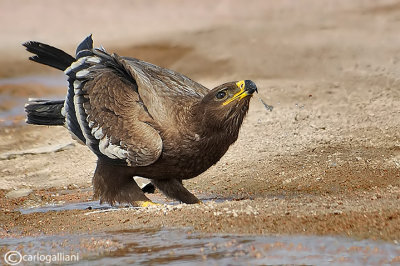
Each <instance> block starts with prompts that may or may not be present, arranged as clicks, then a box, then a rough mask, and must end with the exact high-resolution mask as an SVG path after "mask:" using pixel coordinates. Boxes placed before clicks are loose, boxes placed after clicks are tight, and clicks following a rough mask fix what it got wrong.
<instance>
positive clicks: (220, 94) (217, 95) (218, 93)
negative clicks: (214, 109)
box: [215, 91, 226, 100]
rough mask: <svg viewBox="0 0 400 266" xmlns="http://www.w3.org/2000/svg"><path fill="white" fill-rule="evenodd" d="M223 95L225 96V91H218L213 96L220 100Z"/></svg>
mask: <svg viewBox="0 0 400 266" xmlns="http://www.w3.org/2000/svg"><path fill="white" fill-rule="evenodd" d="M225 96H226V92H225V91H219V92H217V94H216V95H215V97H216V98H217V99H218V100H221V99H223V98H225Z"/></svg>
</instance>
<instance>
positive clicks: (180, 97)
mask: <svg viewBox="0 0 400 266" xmlns="http://www.w3.org/2000/svg"><path fill="white" fill-rule="evenodd" d="M119 60H120V62H121V64H122V65H123V66H124V68H125V69H126V70H127V71H128V72H129V74H130V75H131V76H132V77H133V78H134V79H135V81H136V83H137V86H138V92H139V94H140V97H141V99H142V101H143V103H144V104H145V106H146V107H147V110H148V112H149V113H150V114H151V115H152V117H153V118H154V119H155V120H157V121H160V122H162V123H164V124H172V125H174V124H175V123H176V121H175V120H174V118H175V117H176V112H177V111H179V110H180V109H182V108H183V107H184V106H190V105H191V103H193V102H195V101H198V100H201V99H202V98H203V97H204V96H205V95H206V94H207V93H208V92H209V89H207V88H206V87H204V86H202V85H201V84H199V83H197V82H195V81H193V80H191V79H190V78H188V77H186V76H184V75H182V74H180V73H178V72H175V71H172V70H170V69H166V68H162V67H159V66H156V65H153V64H150V63H147V62H144V61H141V60H138V59H135V58H129V57H120V58H119ZM174 112H175V113H174Z"/></svg>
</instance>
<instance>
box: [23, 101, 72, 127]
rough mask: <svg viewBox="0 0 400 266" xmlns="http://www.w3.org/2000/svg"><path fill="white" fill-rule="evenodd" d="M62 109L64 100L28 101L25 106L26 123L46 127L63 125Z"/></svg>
mask: <svg viewBox="0 0 400 266" xmlns="http://www.w3.org/2000/svg"><path fill="white" fill-rule="evenodd" d="M63 107H64V100H42V99H30V100H29V102H28V103H27V104H26V105H25V112H26V123H28V124H33V125H47V126H61V125H64V123H65V117H64V115H63V114H62V108H63Z"/></svg>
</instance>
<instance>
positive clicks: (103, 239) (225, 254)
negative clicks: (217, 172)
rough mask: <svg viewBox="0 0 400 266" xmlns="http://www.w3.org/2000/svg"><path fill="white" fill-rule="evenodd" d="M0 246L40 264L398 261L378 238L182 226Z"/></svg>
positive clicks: (393, 248)
mask: <svg viewBox="0 0 400 266" xmlns="http://www.w3.org/2000/svg"><path fill="white" fill-rule="evenodd" d="M0 250H2V251H4V253H6V252H8V251H18V252H19V253H20V254H22V255H32V254H33V255H35V254H36V255H39V256H37V258H38V259H37V260H39V259H40V258H41V259H42V261H40V262H42V263H46V261H45V260H46V259H47V260H49V259H51V258H50V256H52V255H53V256H54V255H56V254H62V256H58V258H56V257H53V258H55V260H56V259H58V261H55V260H54V261H52V262H53V263H56V262H59V263H62V262H68V260H67V256H70V255H75V257H76V259H75V260H71V261H72V262H73V264H76V265H127V264H135V265H160V264H162V265H265V264H268V265H271V264H308V265H310V264H312V265H335V264H339V263H340V264H341V265H382V264H389V263H394V262H395V261H394V260H395V259H396V257H397V262H398V259H399V256H400V247H399V246H397V245H394V244H389V243H384V242H373V241H367V240H364V241H356V240H351V239H345V238H336V237H317V236H243V235H242V236H241V235H222V234H197V233H192V232H191V231H189V230H188V229H186V230H183V229H182V230H165V229H161V230H156V229H154V230H151V229H150V230H140V229H139V230H128V231H114V232H106V233H104V234H80V235H65V236H43V237H38V238H32V237H25V238H20V239H1V240H0ZM17 256H18V255H17ZM46 256H47V258H46ZM31 258H32V257H31ZM70 258H72V256H70ZM70 258H69V260H70ZM2 259H4V258H2ZM14 259H15V258H14ZM26 259H29V257H27V256H25V257H24V260H26ZM71 261H70V262H71ZM36 262H39V261H36ZM29 264H31V262H26V263H25V265H29ZM22 265H24V264H22Z"/></svg>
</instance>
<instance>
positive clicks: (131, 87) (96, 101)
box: [64, 36, 162, 166]
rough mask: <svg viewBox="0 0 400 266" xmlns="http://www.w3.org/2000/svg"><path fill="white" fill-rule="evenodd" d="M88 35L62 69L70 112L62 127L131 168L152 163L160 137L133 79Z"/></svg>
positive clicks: (68, 110)
mask: <svg viewBox="0 0 400 266" xmlns="http://www.w3.org/2000/svg"><path fill="white" fill-rule="evenodd" d="M89 37H90V36H89ZM89 37H88V38H89ZM88 38H87V39H85V40H84V42H83V43H82V44H81V45H79V47H78V49H77V60H76V61H75V62H73V63H72V64H71V65H70V67H68V68H67V69H66V70H65V71H64V72H65V73H66V74H67V75H68V77H69V80H68V81H69V84H70V85H69V86H70V90H69V92H68V95H67V101H66V102H68V103H67V104H66V105H67V108H66V110H67V113H68V112H70V111H74V114H75V117H71V118H70V119H67V123H68V127H69V128H70V127H71V128H72V127H76V126H78V127H79V129H80V131H81V132H82V136H83V141H84V142H85V143H86V145H87V146H88V147H89V148H90V149H91V150H92V151H93V152H94V153H96V154H97V155H98V156H99V157H102V158H106V159H117V160H123V161H126V163H127V164H128V165H131V166H145V165H149V164H152V163H153V162H155V161H156V160H157V159H158V157H159V156H160V155H161V151H162V140H161V137H160V135H159V134H158V132H157V130H155V129H154V128H153V126H152V124H154V121H153V120H152V118H151V116H150V115H149V114H148V112H147V111H146V109H145V107H144V104H143V102H141V99H140V97H139V94H138V90H137V85H136V82H135V80H134V79H133V78H132V77H131V76H130V74H129V73H128V72H126V70H125V69H124V68H123V66H122V64H121V63H120V62H119V60H118V59H119V57H118V56H116V55H109V54H107V53H106V52H105V51H104V50H102V49H91V45H92V42H91V38H90V39H88ZM80 47H81V50H80ZM88 48H90V49H88ZM74 118H76V121H77V124H76V123H74ZM75 135H76V134H75Z"/></svg>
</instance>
